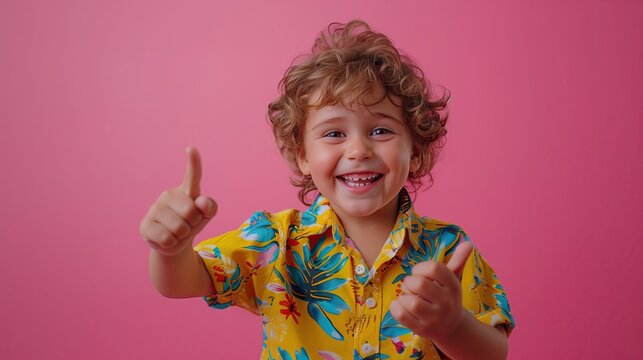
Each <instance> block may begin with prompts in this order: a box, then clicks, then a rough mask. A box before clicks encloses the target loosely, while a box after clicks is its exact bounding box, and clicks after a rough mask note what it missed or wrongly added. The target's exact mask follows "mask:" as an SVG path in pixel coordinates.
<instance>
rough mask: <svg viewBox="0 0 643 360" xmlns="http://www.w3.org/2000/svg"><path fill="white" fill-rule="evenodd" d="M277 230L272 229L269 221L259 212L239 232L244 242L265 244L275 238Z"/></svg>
mask: <svg viewBox="0 0 643 360" xmlns="http://www.w3.org/2000/svg"><path fill="white" fill-rule="evenodd" d="M276 234H277V230H276V229H274V228H273V227H272V224H271V223H270V220H268V218H267V217H266V214H264V213H263V212H261V211H258V212H256V213H254V215H252V217H250V219H249V220H248V225H247V226H246V227H244V228H243V229H242V231H241V237H242V238H244V239H246V240H254V241H257V242H266V241H270V240H272V239H274V238H275V235H276Z"/></svg>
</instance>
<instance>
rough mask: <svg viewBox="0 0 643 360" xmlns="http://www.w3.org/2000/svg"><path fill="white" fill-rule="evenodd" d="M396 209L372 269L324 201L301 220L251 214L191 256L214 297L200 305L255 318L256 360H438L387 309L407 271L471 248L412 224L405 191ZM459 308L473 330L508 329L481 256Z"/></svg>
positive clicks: (427, 225)
mask: <svg viewBox="0 0 643 360" xmlns="http://www.w3.org/2000/svg"><path fill="white" fill-rule="evenodd" d="M399 203H400V206H399V213H398V217H397V221H396V223H395V226H394V228H393V230H392V231H391V234H390V235H389V237H388V239H387V240H386V243H385V244H384V246H383V248H382V250H381V252H380V254H379V256H378V257H377V259H376V260H375V263H374V264H373V266H372V268H370V269H368V268H367V266H366V264H365V262H364V260H363V258H362V256H361V255H360V253H359V251H358V250H357V249H356V248H355V247H354V246H353V245H352V244H351V243H352V242H351V241H350V240H349V239H348V238H347V237H346V236H345V233H344V230H343V228H342V225H341V223H340V221H339V219H338V218H337V216H336V214H335V213H334V212H333V210H332V209H331V207H330V204H329V202H328V200H327V199H326V198H324V197H323V196H321V195H320V196H318V197H317V199H316V200H315V202H314V203H313V204H312V205H311V206H310V208H309V209H308V210H306V211H305V212H303V213H301V212H300V211H299V210H294V209H291V210H285V211H282V212H279V213H276V214H270V213H267V212H257V213H255V214H254V215H252V217H250V219H248V220H247V221H246V222H245V223H244V224H243V225H242V226H241V228H239V229H237V230H234V231H231V232H228V233H226V234H223V235H221V236H218V237H215V238H212V239H208V240H205V241H203V242H201V243H199V244H198V245H197V246H196V247H195V248H194V249H195V251H198V253H199V255H200V256H201V258H202V259H203V260H204V262H205V264H206V266H207V269H208V271H209V273H210V276H211V277H212V281H213V283H214V287H215V289H216V294H213V295H211V296H207V297H205V300H206V301H207V303H208V304H209V305H210V306H211V307H213V308H217V309H221V308H226V307H228V306H231V305H236V306H240V307H242V308H245V309H247V310H249V311H252V312H253V313H255V314H257V315H259V316H260V317H261V320H262V322H263V350H262V353H261V358H262V359H289V360H290V359H295V360H300V359H390V358H414V359H440V358H443V357H444V355H442V354H441V353H440V351H439V350H438V349H437V348H436V347H435V346H434V345H433V343H432V342H431V340H430V339H426V338H422V337H420V336H418V335H415V334H413V333H412V332H411V330H409V329H408V328H406V327H404V326H402V325H401V324H399V323H398V322H397V321H396V320H395V319H394V318H393V317H392V316H391V313H390V312H389V310H388V309H389V304H390V303H391V301H393V300H394V299H395V298H396V297H397V296H398V294H400V292H401V288H400V286H401V280H402V279H403V278H404V277H405V276H407V275H409V274H411V268H412V267H413V265H415V264H416V263H419V262H422V261H427V260H433V261H440V262H443V263H446V262H448V260H449V259H450V257H451V255H452V254H453V252H454V249H455V247H456V246H457V244H458V243H459V242H461V241H469V240H468V238H467V236H466V235H465V233H464V232H463V231H462V229H460V228H459V227H458V226H456V225H452V224H448V223H444V222H441V221H438V220H435V219H431V218H428V217H420V216H418V215H417V214H416V213H415V211H414V210H413V207H412V204H411V201H410V197H409V195H408V193H407V192H406V190H405V189H402V191H401V193H400V201H399ZM462 303H463V306H464V307H465V308H466V309H467V310H469V311H470V312H471V313H472V314H474V316H475V317H476V318H477V319H478V320H479V321H482V322H484V323H486V324H489V325H491V326H497V325H504V326H505V327H506V329H507V332H508V333H509V332H511V330H512V329H513V327H514V321H513V318H512V315H511V310H510V308H509V304H508V302H507V296H506V294H505V291H504V289H503V288H502V285H500V283H499V281H498V278H497V277H496V274H495V273H494V271H493V270H492V269H491V267H489V265H488V264H487V262H486V261H485V260H484V259H483V257H482V256H481V255H480V253H479V252H478V250H477V249H474V250H473V252H472V253H471V255H470V256H469V258H468V260H467V262H466V264H465V267H464V270H463V272H462Z"/></svg>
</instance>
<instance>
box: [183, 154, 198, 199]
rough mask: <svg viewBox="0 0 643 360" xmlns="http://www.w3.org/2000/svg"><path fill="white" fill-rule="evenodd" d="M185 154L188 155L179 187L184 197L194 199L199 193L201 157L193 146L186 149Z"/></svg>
mask: <svg viewBox="0 0 643 360" xmlns="http://www.w3.org/2000/svg"><path fill="white" fill-rule="evenodd" d="M185 152H186V153H187V154H188V164H187V166H186V168H185V176H184V177H183V184H182V185H181V187H182V188H183V192H184V193H185V195H187V196H189V197H191V198H192V199H196V198H197V196H199V195H200V193H201V189H200V182H201V156H200V155H199V151H198V150H197V149H196V148H195V147H193V146H190V147H188V148H187V149H186V150H185Z"/></svg>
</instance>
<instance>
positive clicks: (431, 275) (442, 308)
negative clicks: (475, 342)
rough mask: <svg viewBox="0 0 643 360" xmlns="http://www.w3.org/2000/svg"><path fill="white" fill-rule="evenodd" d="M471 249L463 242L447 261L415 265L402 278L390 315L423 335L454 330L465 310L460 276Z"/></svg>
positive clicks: (437, 336) (441, 335) (441, 336)
mask: <svg viewBox="0 0 643 360" xmlns="http://www.w3.org/2000/svg"><path fill="white" fill-rule="evenodd" d="M472 250H473V245H471V243H470V242H463V243H461V244H460V245H459V246H458V247H457V248H456V250H455V253H454V254H453V256H452V257H451V259H450V260H449V263H448V264H446V265H444V264H442V263H439V262H436V261H425V262H421V263H418V264H416V265H415V266H413V269H412V271H411V275H409V276H407V277H405V278H404V280H403V282H402V287H403V289H404V292H403V293H402V294H400V296H399V297H398V298H397V300H395V301H393V302H392V303H391V307H390V311H391V315H392V316H393V317H394V318H395V319H396V320H397V321H399V322H400V324H402V325H404V326H406V327H407V328H409V329H411V330H412V331H413V332H414V333H416V334H418V335H420V336H422V337H424V338H431V339H436V340H437V339H444V338H446V337H448V336H449V335H451V334H453V332H454V331H455V330H456V329H457V328H458V326H460V324H461V323H462V321H463V319H464V311H466V310H465V309H464V307H463V306H462V288H461V286H460V279H459V277H460V273H461V272H462V268H463V267H464V264H465V262H466V261H467V258H468V257H469V254H470V253H471V251H472Z"/></svg>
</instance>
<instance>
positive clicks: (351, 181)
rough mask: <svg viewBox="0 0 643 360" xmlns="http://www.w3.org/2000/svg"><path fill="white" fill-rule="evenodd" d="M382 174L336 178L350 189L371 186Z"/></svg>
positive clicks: (347, 175)
mask: <svg viewBox="0 0 643 360" xmlns="http://www.w3.org/2000/svg"><path fill="white" fill-rule="evenodd" d="M382 176H383V175H382V174H376V173H371V174H346V175H340V176H337V178H338V179H339V180H341V181H343V182H344V183H345V184H346V185H348V186H351V187H362V186H366V185H368V184H372V183H374V182H376V181H377V180H379V179H381V178H382Z"/></svg>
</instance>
